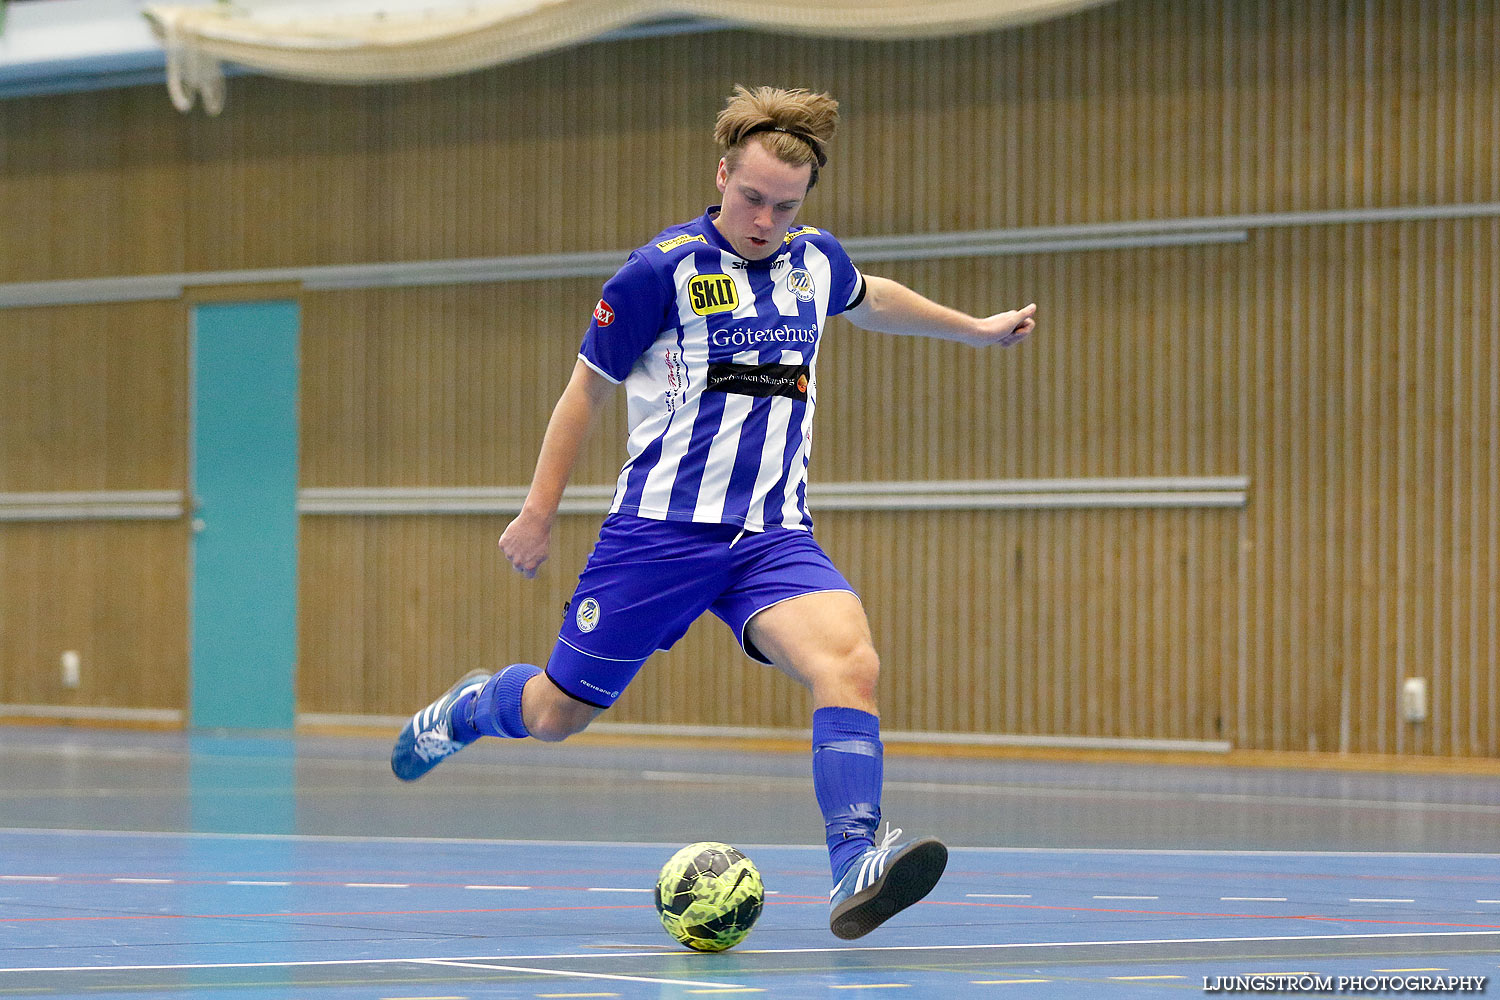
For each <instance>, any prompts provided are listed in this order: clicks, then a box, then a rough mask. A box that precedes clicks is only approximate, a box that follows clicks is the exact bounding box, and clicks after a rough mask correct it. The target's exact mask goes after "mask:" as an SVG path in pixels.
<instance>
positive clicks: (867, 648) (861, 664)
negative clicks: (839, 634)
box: [840, 639, 880, 701]
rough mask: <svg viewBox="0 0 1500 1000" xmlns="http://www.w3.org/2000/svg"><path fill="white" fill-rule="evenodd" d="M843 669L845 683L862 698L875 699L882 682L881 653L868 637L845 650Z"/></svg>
mask: <svg viewBox="0 0 1500 1000" xmlns="http://www.w3.org/2000/svg"><path fill="white" fill-rule="evenodd" d="M842 660H843V664H842V670H841V671H840V672H841V673H842V675H843V682H844V684H845V685H846V686H847V687H848V688H850V689H851V690H853V691H854V692H855V693H856V694H857V695H859V696H860V697H861V698H866V699H869V700H871V701H873V700H874V699H875V688H876V687H877V685H878V684H879V683H880V654H878V653H876V652H875V647H874V646H873V645H871V644H870V642H869V641H868V640H866V639H860V640H858V641H856V642H854V643H852V644H850V646H849V648H848V649H847V650H846V651H845V653H844V655H843V657H842Z"/></svg>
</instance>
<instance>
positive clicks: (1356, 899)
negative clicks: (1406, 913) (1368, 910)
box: [1349, 896, 1416, 903]
mask: <svg viewBox="0 0 1500 1000" xmlns="http://www.w3.org/2000/svg"><path fill="white" fill-rule="evenodd" d="M1349 902H1351V903H1415V902H1416V900H1415V899H1379V898H1375V899H1371V898H1367V897H1361V896H1351V897H1350V899H1349Z"/></svg>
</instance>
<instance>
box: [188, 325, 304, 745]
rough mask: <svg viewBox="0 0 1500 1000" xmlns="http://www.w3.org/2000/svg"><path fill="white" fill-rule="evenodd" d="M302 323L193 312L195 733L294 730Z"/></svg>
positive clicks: (192, 714) (192, 720) (192, 707)
mask: <svg viewBox="0 0 1500 1000" xmlns="http://www.w3.org/2000/svg"><path fill="white" fill-rule="evenodd" d="M299 321H300V314H299V309H298V306H297V303H295V302H232V303H212V304H204V305H199V306H197V307H195V308H194V310H193V319H192V351H193V365H192V372H193V391H192V403H193V418H192V425H193V426H192V431H193V434H192V472H191V477H192V495H193V502H194V507H195V510H194V523H193V530H194V533H193V543H192V609H191V625H190V630H191V643H192V649H191V663H192V667H191V689H192V694H191V705H190V708H189V712H190V725H192V727H193V728H195V729H217V728H234V729H290V728H291V726H292V722H293V716H294V713H295V708H296V706H295V700H296V699H295V691H294V688H295V680H296V669H297V369H298V350H297V341H298V327H299Z"/></svg>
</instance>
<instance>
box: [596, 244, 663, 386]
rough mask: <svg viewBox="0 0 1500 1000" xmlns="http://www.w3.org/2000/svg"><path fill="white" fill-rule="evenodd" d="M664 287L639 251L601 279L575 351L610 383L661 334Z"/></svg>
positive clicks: (621, 378)
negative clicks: (600, 290) (600, 291)
mask: <svg viewBox="0 0 1500 1000" xmlns="http://www.w3.org/2000/svg"><path fill="white" fill-rule="evenodd" d="M667 299H668V296H667V289H666V286H665V285H664V284H663V283H662V280H661V278H660V277H659V276H658V275H657V274H656V272H655V271H654V270H652V268H651V265H650V264H648V263H646V261H645V259H644V258H643V257H642V256H641V255H640V254H639V253H634V254H631V255H630V259H629V260H628V261H626V262H625V266H624V267H622V268H620V269H619V270H618V271H616V272H615V276H614V277H612V278H610V279H609V280H608V281H606V282H605V283H604V293H603V295H601V296H600V298H599V304H598V305H597V306H595V307H594V316H593V319H591V320H590V321H589V328H588V332H587V333H585V334H584V335H583V346H582V347H580V348H579V350H578V356H579V357H580V358H582V359H583V361H584V363H585V364H587V365H588V366H589V367H590V368H592V369H594V371H596V372H598V373H599V374H600V375H603V376H604V377H605V378H607V379H609V380H610V381H611V382H616V383H619V382H623V381H625V376H627V375H629V374H630V369H631V368H632V367H634V366H635V362H636V359H637V358H639V357H640V356H641V355H642V354H644V353H646V349H647V348H649V347H650V346H651V345H652V344H653V343H655V341H656V337H657V335H658V334H659V333H661V328H662V321H663V317H664V315H665V314H666V309H667V305H668V301H667Z"/></svg>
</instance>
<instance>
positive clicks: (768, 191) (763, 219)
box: [714, 142, 812, 260]
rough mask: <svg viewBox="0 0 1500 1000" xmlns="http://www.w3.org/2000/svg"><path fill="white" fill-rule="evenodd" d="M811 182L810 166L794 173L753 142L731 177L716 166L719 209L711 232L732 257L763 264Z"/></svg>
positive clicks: (789, 225) (721, 166) (794, 169)
mask: <svg viewBox="0 0 1500 1000" xmlns="http://www.w3.org/2000/svg"><path fill="white" fill-rule="evenodd" d="M811 179H812V166H811V165H810V164H806V163H804V164H802V165H801V166H795V167H794V166H792V165H791V164H790V163H786V162H784V161H783V160H781V159H779V158H778V157H777V156H776V155H775V154H774V153H771V152H768V151H767V150H766V147H765V146H763V145H761V144H760V143H759V142H750V143H747V144H746V145H745V149H744V151H743V152H742V153H741V154H740V162H739V165H738V166H736V167H735V168H734V172H733V173H730V172H729V168H728V165H727V164H726V163H725V162H724V161H723V160H720V161H719V176H718V178H717V183H718V186H719V191H720V193H722V194H723V195H724V204H723V205H722V206H721V207H720V209H719V217H718V218H716V219H714V226H716V227H717V228H718V230H719V232H721V233H723V234H724V238H725V239H726V240H728V241H729V245H730V246H732V247H734V252H735V253H737V254H739V255H740V256H741V257H744V258H745V259H746V260H763V259H764V258H766V257H769V256H771V254H773V253H775V252H776V251H778V250H780V249H781V245H782V241H783V240H785V238H786V234H787V231H788V230H789V229H791V228H792V223H793V222H794V221H796V218H797V210H798V209H800V208H801V207H802V199H804V198H806V197H807V182H808V181H809V180H811Z"/></svg>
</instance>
